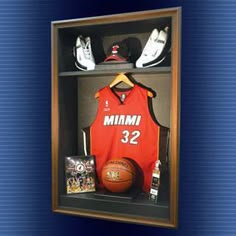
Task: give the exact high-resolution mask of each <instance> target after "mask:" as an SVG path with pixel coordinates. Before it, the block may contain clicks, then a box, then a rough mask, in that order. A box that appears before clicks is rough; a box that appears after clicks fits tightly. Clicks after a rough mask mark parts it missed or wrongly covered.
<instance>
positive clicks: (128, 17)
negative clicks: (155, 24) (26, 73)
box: [51, 7, 181, 228]
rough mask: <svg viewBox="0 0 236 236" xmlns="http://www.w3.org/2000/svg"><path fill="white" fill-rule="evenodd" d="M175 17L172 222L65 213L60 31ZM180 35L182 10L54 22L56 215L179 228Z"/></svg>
mask: <svg viewBox="0 0 236 236" xmlns="http://www.w3.org/2000/svg"><path fill="white" fill-rule="evenodd" d="M157 16H158V17H169V16H170V17H172V25H173V27H172V38H173V39H174V40H172V90H171V117H170V118H171V120H170V130H171V136H170V147H171V166H170V176H171V183H170V189H171V191H170V192H171V194H170V219H169V221H164V220H159V219H157V220H153V219H147V218H144V219H141V220H140V219H134V218H130V217H128V216H126V215H124V216H115V215H113V214H112V213H110V214H107V213H106V214H105V213H100V212H95V211H94V212H88V211H86V209H85V210H80V209H70V210H68V209H66V208H65V209H64V208H63V207H61V206H59V204H58V144H59V142H58V137H59V130H58V129H59V128H58V127H59V106H58V99H59V98H58V76H59V74H58V59H57V56H58V55H57V47H58V42H57V31H58V29H61V28H65V27H73V26H80V25H83V26H84V25H87V24H89V25H91V23H92V24H94V25H96V24H102V23H113V22H125V21H128V20H133V19H135V20H142V19H151V18H155V17H157ZM180 35H181V8H179V7H176V8H169V9H161V10H151V11H143V12H134V13H125V14H115V15H107V16H98V17H90V18H82V19H75V20H66V21H55V22H52V24H51V37H52V42H51V43H52V45H51V56H52V57H51V65H52V71H51V74H52V97H51V99H52V100H51V106H52V107H51V124H52V130H51V132H52V137H51V140H52V146H51V147H52V210H53V212H57V213H65V214H72V215H79V216H85V217H93V218H100V219H109V220H115V221H121V222H130V223H136V224H145V225H152V226H163V227H171V228H175V227H177V221H178V217H177V216H178V176H179V173H178V172H179V164H178V159H179V138H180V44H181V43H180V40H181V39H180Z"/></svg>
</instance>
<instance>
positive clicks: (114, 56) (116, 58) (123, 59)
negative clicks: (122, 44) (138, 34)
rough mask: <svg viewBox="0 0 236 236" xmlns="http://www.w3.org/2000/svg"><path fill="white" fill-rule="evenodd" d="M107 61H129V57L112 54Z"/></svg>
mask: <svg viewBox="0 0 236 236" xmlns="http://www.w3.org/2000/svg"><path fill="white" fill-rule="evenodd" d="M106 61H127V59H125V58H123V57H120V56H119V55H110V56H109V57H107V58H106V59H105V60H104V62H106Z"/></svg>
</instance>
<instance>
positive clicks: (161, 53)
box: [136, 27, 168, 68]
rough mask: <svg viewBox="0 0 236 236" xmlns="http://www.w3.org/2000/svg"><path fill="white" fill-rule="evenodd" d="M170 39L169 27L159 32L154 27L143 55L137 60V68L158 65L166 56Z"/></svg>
mask: <svg viewBox="0 0 236 236" xmlns="http://www.w3.org/2000/svg"><path fill="white" fill-rule="evenodd" d="M167 39H168V27H166V28H165V30H161V31H160V32H159V33H158V30H157V29H154V30H153V31H152V33H151V35H150V37H149V39H148V41H147V43H146V45H145V47H144V49H143V52H142V54H141V56H140V57H139V58H138V60H137V61H136V67H137V68H145V67H151V66H155V65H158V64H159V63H161V62H162V61H163V60H164V59H165V57H166V51H165V50H164V49H165V46H166V42H167Z"/></svg>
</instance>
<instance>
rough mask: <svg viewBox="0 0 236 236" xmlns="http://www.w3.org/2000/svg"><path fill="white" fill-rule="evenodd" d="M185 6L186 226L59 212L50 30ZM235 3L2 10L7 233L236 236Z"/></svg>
mask: <svg viewBox="0 0 236 236" xmlns="http://www.w3.org/2000/svg"><path fill="white" fill-rule="evenodd" d="M172 6H182V10H183V18H182V76H181V77H182V85H181V94H182V97H181V146H180V195H179V228H178V229H177V230H169V229H164V228H154V227H146V226H141V225H130V224H121V223H116V222H108V221H102V220H94V219H86V218H79V217H72V216H66V215H59V214H53V213H52V212H51V160H50V155H51V153H50V151H51V150H50V122H51V121H50V109H51V108H50V88H51V84H50V22H51V21H52V20H60V19H70V18H80V17H88V16H97V15H105V14H113V13H122V12H132V11H139V10H150V9H157V8H165V7H172ZM235 8H236V3H235V1H230V0H225V1H223V0H222V1H217V0H215V1H212V0H193V1H180V0H179V1H177V0H166V1H164V0H162V1H151V0H146V1H139V2H138V1H136V2H133V1H130V2H128V1H123V0H120V1H119V2H115V3H114V2H113V1H109V2H108V1H94V2H92V1H91V0H87V1H85V0H80V1H75V0H74V1H72V0H67V1H63V0H60V1H56V0H53V1H49V0H48V1H47V0H41V1H39V0H35V1H27V0H21V1H19V0H11V1H7V0H1V2H0V150H1V152H0V163H1V165H0V186H1V188H0V209H1V210H0V235H8V236H11V235H14V236H15V235H31V236H32V235H70V234H73V235H83V234H85V235H95V234H96V235H101V234H102V235H111V234H112V235H114V236H115V235H121V234H126V233H127V234H132V235H153V236H154V235H170V236H173V235H178V236H179V235H181V236H182V235H184V236H185V235H201V236H205V235H214V236H218V235H224V236H225V235H235V234H236V226H235V222H236V200H235V195H236V184H235V177H236V174H235V173H236V171H235V165H236V160H235V153H236V135H235V131H236V125H235V119H236V112H235V108H236V96H235V93H236V82H235V75H236V63H235V61H236V54H235V49H236V41H235V38H236V37H235V36H236V26H235V19H236V12H235Z"/></svg>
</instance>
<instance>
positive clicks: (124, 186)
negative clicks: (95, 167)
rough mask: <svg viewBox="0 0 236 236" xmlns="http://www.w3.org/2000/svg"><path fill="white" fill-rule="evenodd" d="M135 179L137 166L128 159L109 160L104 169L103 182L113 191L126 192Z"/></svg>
mask: <svg viewBox="0 0 236 236" xmlns="http://www.w3.org/2000/svg"><path fill="white" fill-rule="evenodd" d="M134 180H135V167H134V166H133V164H132V163H131V162H130V161H129V160H128V159H125V158H120V159H112V160H109V161H108V162H107V163H106V164H105V166H104V167H103V169H102V183H103V185H104V187H105V188H106V189H107V190H109V191H111V192H114V193H122V192H126V191H127V190H129V189H130V187H131V186H132V184H133V183H134Z"/></svg>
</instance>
